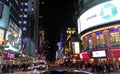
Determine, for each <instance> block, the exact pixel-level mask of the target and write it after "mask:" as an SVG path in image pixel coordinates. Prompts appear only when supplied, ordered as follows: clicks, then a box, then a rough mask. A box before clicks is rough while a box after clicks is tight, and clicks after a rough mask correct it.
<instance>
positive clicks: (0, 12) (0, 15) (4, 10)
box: [0, 4, 10, 28]
mask: <svg viewBox="0 0 120 74" xmlns="http://www.w3.org/2000/svg"><path fill="white" fill-rule="evenodd" d="M9 12H10V11H9V7H8V6H6V5H4V4H3V7H2V6H1V5H0V27H1V28H7V27H8V21H9Z"/></svg>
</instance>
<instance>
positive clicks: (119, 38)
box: [109, 28, 120, 43]
mask: <svg viewBox="0 0 120 74" xmlns="http://www.w3.org/2000/svg"><path fill="white" fill-rule="evenodd" d="M109 35H110V43H114V42H120V34H119V30H118V29H116V28H114V29H110V30H109Z"/></svg>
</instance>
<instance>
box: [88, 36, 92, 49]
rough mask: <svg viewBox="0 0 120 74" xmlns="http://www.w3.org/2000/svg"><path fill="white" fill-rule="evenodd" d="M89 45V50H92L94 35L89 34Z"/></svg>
mask: <svg viewBox="0 0 120 74" xmlns="http://www.w3.org/2000/svg"><path fill="white" fill-rule="evenodd" d="M88 39H89V40H88V43H89V49H91V48H92V34H89V35H88Z"/></svg>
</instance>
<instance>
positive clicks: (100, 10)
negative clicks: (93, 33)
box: [78, 0, 120, 33]
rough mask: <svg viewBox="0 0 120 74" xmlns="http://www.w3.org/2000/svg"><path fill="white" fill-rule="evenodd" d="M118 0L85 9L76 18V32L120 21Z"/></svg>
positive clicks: (119, 0) (119, 1)
mask: <svg viewBox="0 0 120 74" xmlns="http://www.w3.org/2000/svg"><path fill="white" fill-rule="evenodd" d="M119 3H120V0H112V1H107V2H104V3H101V4H98V5H96V6H94V7H92V8H90V9H88V10H87V11H85V12H84V13H83V14H82V15H81V16H80V17H79V18H78V32H79V33H80V32H81V31H84V30H86V29H89V28H92V27H95V26H98V25H103V24H107V23H112V22H115V21H120V6H119Z"/></svg>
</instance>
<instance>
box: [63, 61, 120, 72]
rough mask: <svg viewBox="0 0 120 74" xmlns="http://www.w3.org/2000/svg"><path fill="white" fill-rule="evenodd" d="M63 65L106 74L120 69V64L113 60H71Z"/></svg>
mask: <svg viewBox="0 0 120 74" xmlns="http://www.w3.org/2000/svg"><path fill="white" fill-rule="evenodd" d="M61 66H62V67H67V68H76V69H79V70H84V71H89V72H93V73H97V74H105V73H110V72H118V71H120V64H119V63H118V62H117V63H113V62H106V61H102V62H92V63H89V62H82V63H79V62H76V63H72V62H70V61H67V62H64V64H62V65H61Z"/></svg>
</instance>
